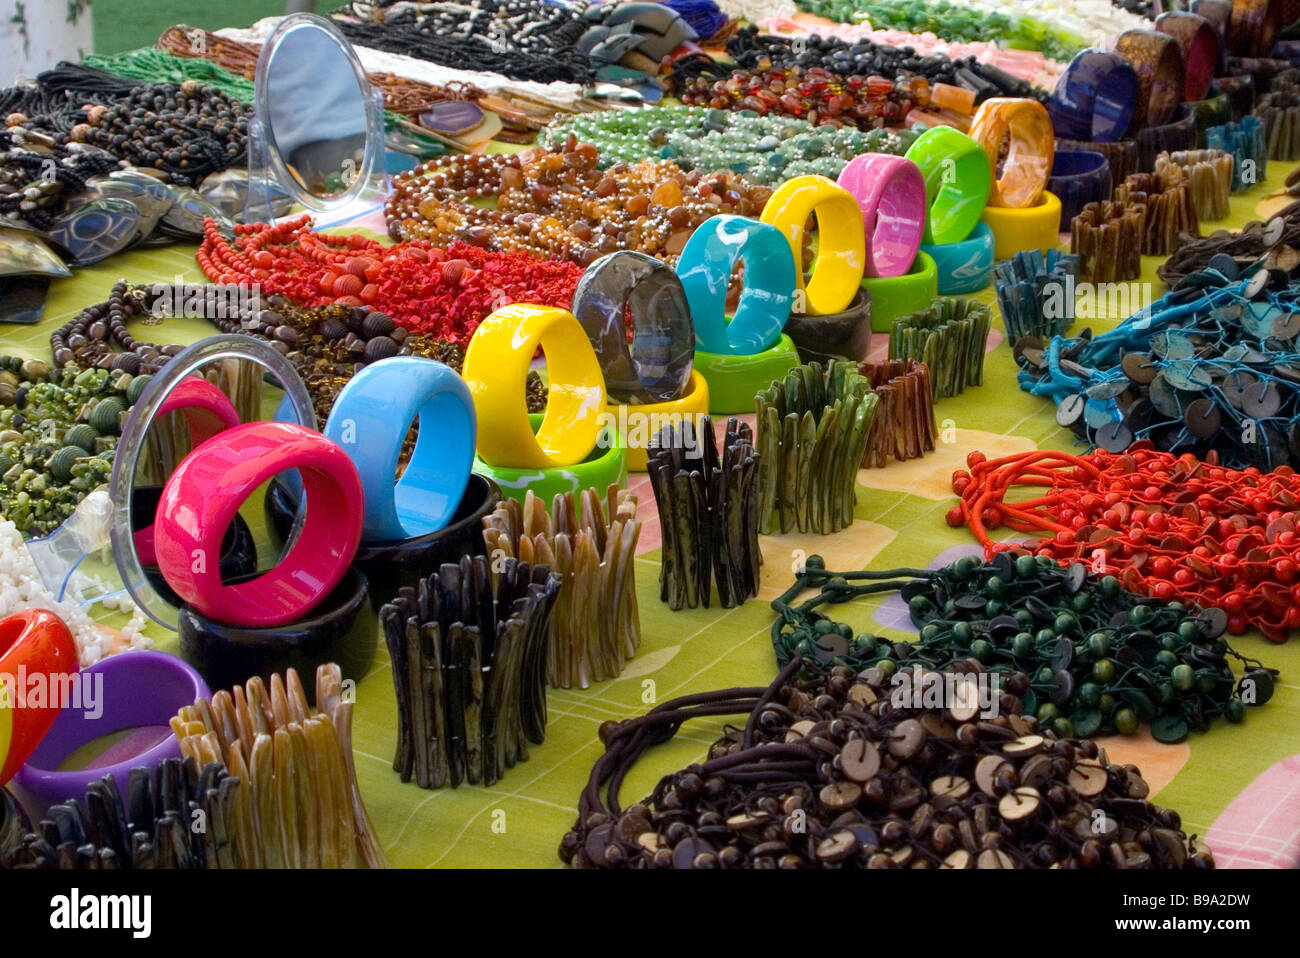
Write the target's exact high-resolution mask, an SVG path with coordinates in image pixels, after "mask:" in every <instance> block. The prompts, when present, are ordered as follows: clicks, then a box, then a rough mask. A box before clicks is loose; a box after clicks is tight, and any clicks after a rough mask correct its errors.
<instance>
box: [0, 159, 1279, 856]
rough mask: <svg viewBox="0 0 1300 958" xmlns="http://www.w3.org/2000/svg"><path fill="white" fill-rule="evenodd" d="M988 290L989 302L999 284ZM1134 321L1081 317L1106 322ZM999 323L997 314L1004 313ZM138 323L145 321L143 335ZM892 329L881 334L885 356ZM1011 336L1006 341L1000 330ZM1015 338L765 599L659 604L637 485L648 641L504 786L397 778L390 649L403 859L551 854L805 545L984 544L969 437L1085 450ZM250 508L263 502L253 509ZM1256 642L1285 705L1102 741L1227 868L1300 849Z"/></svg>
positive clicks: (753, 650)
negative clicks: (659, 710)
mask: <svg viewBox="0 0 1300 958" xmlns="http://www.w3.org/2000/svg"><path fill="white" fill-rule="evenodd" d="M1285 172H1286V170H1285V169H1284V168H1283V166H1282V165H1281V164H1276V165H1275V166H1274V168H1273V175H1272V176H1270V178H1269V180H1268V182H1267V183H1266V184H1265V185H1264V186H1263V187H1262V188H1257V189H1255V190H1254V191H1252V192H1250V193H1247V194H1244V195H1240V196H1237V197H1235V198H1234V199H1233V201H1232V214H1231V216H1230V218H1229V219H1228V220H1226V221H1224V222H1223V223H1215V224H1209V225H1207V226H1206V227H1204V229H1205V231H1208V230H1209V229H1217V228H1220V227H1224V226H1227V227H1234V228H1235V227H1238V226H1240V225H1241V224H1243V223H1244V222H1245V221H1246V220H1248V219H1250V218H1253V215H1254V208H1255V205H1256V204H1257V203H1258V202H1259V201H1260V199H1261V198H1262V197H1263V196H1264V194H1265V193H1266V192H1268V191H1269V190H1272V189H1277V188H1279V187H1280V185H1281V181H1282V179H1283V176H1284V174H1285ZM193 252H194V251H193V248H192V247H172V248H167V249H162V250H151V251H138V252H132V253H128V254H126V255H122V256H118V257H116V258H114V259H112V260H109V261H108V262H107V263H104V264H101V265H99V266H97V267H94V268H91V269H86V270H81V271H79V272H78V273H77V275H76V276H75V277H74V278H72V279H70V280H60V281H57V282H56V284H55V287H54V290H53V292H52V296H51V298H50V302H49V305H48V307H47V310H46V317H45V320H44V321H43V322H42V323H41V324H40V325H38V326H36V327H10V328H6V329H3V330H0V346H2V347H3V350H4V351H6V352H18V353H25V354H30V355H36V356H41V357H45V358H48V350H49V347H48V335H49V332H50V330H51V329H53V328H54V327H55V326H56V325H58V324H59V323H62V322H64V321H66V319H68V318H69V317H70V316H72V315H73V314H75V312H76V311H77V310H78V309H79V308H81V307H83V306H85V305H87V304H90V303H94V302H99V301H102V300H104V299H105V298H106V297H107V294H108V291H109V289H110V287H111V286H112V284H113V282H114V281H115V280H117V279H118V278H121V277H126V278H128V279H130V280H132V281H133V282H164V281H166V282H171V281H175V280H176V279H177V278H178V277H179V278H181V279H183V280H185V281H190V282H198V281H201V280H202V275H201V273H200V272H199V270H198V268H197V266H196V265H195V262H194V259H193ZM1157 264H1158V260H1157V259H1155V258H1152V257H1148V258H1146V260H1145V261H1144V275H1143V280H1144V281H1145V282H1149V283H1152V284H1154V285H1153V286H1152V287H1151V288H1152V296H1153V298H1154V297H1158V296H1159V295H1161V294H1162V293H1163V292H1164V287H1163V285H1162V284H1160V283H1159V281H1158V280H1157V279H1156V277H1155V272H1154V270H1155V267H1156V265H1157ZM979 298H980V299H982V300H984V301H987V302H990V303H992V302H993V291H992V289H991V288H990V289H987V290H985V291H984V292H983V293H981V294H979ZM1118 318H1122V317H1109V318H1104V319H1101V320H1096V321H1092V322H1087V321H1081V322H1079V323H1077V324H1076V330H1077V329H1078V328H1081V327H1082V326H1084V325H1091V326H1092V327H1093V328H1094V330H1101V329H1104V328H1109V327H1110V326H1112V325H1114V322H1115V321H1116V320H1117V319H1118ZM994 326H995V329H996V330H997V331H998V332H1000V331H1001V323H1000V321H996V322H995V323H994ZM210 332H211V328H210V327H207V326H205V324H203V323H201V322H199V321H197V320H183V321H171V320H169V321H168V322H167V323H166V324H165V325H164V326H162V327H159V328H157V329H153V330H150V331H149V334H148V336H147V337H146V338H149V339H153V340H155V341H174V342H190V341H193V340H195V339H198V338H201V337H202V336H204V335H207V334H209V333H210ZM137 335H142V334H137ZM885 338H886V337H884V336H883V335H877V336H876V337H875V342H874V346H875V349H876V352H877V354H879V355H883V353H884V347H885ZM993 338H994V339H998V338H999V337H998V336H996V335H995V336H994V337H993ZM1015 371H1016V370H1015V363H1014V361H1013V358H1012V355H1011V350H1010V348H1009V347H1008V346H1007V345H1006V344H1005V343H1001V344H999V345H996V346H994V347H992V348H991V350H990V353H989V355H988V361H987V364H986V372H985V384H984V385H983V386H982V387H979V388H975V389H970V390H967V391H966V392H965V393H964V394H962V395H961V396H958V397H956V398H953V399H948V400H943V401H941V402H939V403H938V406H937V414H938V418H939V420H940V425H941V428H947V429H948V430H950V431H949V433H948V437H949V438H950V439H953V440H954V441H952V442H947V443H944V444H941V446H940V448H939V449H938V450H937V451H936V452H935V453H933V454H930V455H928V456H927V457H925V459H923V460H920V461H919V462H913V463H907V464H899V463H893V464H891V465H890V466H889V467H887V468H886V469H883V470H876V469H873V470H864V471H862V472H860V473H859V483H860V487H859V490H858V505H857V509H856V517H857V521H856V522H855V524H854V526H853V527H851V528H850V529H848V530H846V531H845V532H842V533H840V534H838V535H836V536H831V537H826V538H822V537H818V536H785V537H771V538H765V539H764V562H765V565H764V573H763V578H764V586H763V592H762V595H761V597H760V599H758V600H753V601H750V602H748V603H746V604H745V605H744V606H743V607H741V608H739V609H732V610H729V611H723V610H719V609H717V608H716V607H715V608H714V609H711V610H709V609H697V610H693V611H684V612H677V613H674V612H670V611H668V610H667V609H666V607H665V606H663V605H662V604H661V603H660V602H659V599H658V584H657V578H658V571H659V566H658V551H657V546H658V530H657V528H656V523H655V521H654V507H653V500H652V497H651V495H650V491H649V489H648V487H647V486H646V484H645V481H644V479H643V478H636V479H634V480H633V487H634V488H636V489H637V490H638V492H639V494H640V496H641V514H642V517H643V518H644V519H645V520H646V525H645V528H644V529H643V533H642V540H643V541H642V549H643V550H644V551H643V554H642V555H641V556H640V558H639V559H638V561H637V579H638V596H639V599H640V606H641V631H642V635H643V643H642V646H641V649H640V651H639V653H638V654H637V656H636V657H635V658H634V659H633V660H632V661H631V663H630V664H629V666H628V669H627V670H626V672H624V674H623V675H622V676H621V677H620V678H619V679H617V680H615V681H610V682H603V683H600V684H598V685H595V686H593V687H592V688H590V689H587V690H567V691H565V690H561V691H552V692H551V694H550V696H549V710H550V721H549V725H548V728H547V738H546V742H545V743H544V744H543V745H541V746H539V747H534V748H532V749H531V756H530V759H529V760H528V761H527V762H525V763H522V764H520V765H518V766H516V767H515V768H514V769H511V770H510V771H508V772H507V773H506V775H505V777H504V778H503V780H502V781H501V782H499V783H498V784H497V785H496V786H495V787H493V788H482V787H477V786H462V787H461V788H459V789H455V790H452V789H444V790H440V791H423V790H421V789H419V788H418V787H416V786H415V785H414V784H405V785H404V784H402V783H401V782H399V780H398V778H397V775H396V774H395V773H394V772H393V771H392V767H391V759H392V753H393V747H394V742H395V728H396V706H395V700H394V694H393V685H392V676H391V674H390V665H389V661H388V656H387V654H386V651H385V650H384V649H383V648H382V647H381V648H380V650H379V652H378V654H377V656H376V660H375V664H374V666H373V668H372V670H371V673H370V674H369V675H368V676H367V677H366V678H365V680H364V681H362V682H361V683H360V684H359V686H358V689H357V707H356V726H355V733H354V740H355V747H356V760H357V768H358V774H359V777H360V782H361V789H362V792H363V794H364V796H365V799H366V804H367V807H368V808H369V810H370V814H371V817H372V818H373V820H374V822H375V825H376V827H377V829H378V832H379V835H380V838H381V839H382V841H383V844H384V848H385V850H386V852H387V854H388V858H389V862H390V864H391V865H393V866H402V867H421V866H461V867H472V866H527V867H556V866H558V865H559V860H558V858H557V857H556V849H557V848H558V845H559V841H560V838H561V836H562V835H563V834H564V832H565V830H566V829H567V828H568V827H569V826H570V825H571V824H572V822H573V819H574V815H575V808H576V799H577V796H578V793H579V791H580V789H581V788H582V787H583V785H584V784H585V782H586V778H587V774H588V772H589V770H590V768H591V766H592V763H593V762H594V761H595V760H596V758H597V757H598V756H599V755H600V754H601V751H602V749H601V746H600V744H599V741H598V739H597V734H596V733H597V729H598V728H599V726H600V724H601V723H602V722H604V721H607V720H611V719H621V718H625V717H629V716H632V715H635V714H638V713H640V712H644V711H645V710H646V709H647V708H649V707H650V705H652V704H654V703H655V702H661V701H663V700H665V699H668V698H671V697H673V696H676V695H681V694H685V693H689V692H699V691H703V690H707V689H715V688H722V687H728V686H737V685H755V684H765V683H767V682H769V681H770V680H771V678H772V677H773V675H774V674H775V665H774V657H773V654H772V650H771V647H770V645H769V642H768V629H769V626H770V624H771V621H772V613H771V611H770V609H769V607H768V604H767V602H766V601H765V599H770V598H771V597H772V596H774V595H776V594H777V593H779V592H780V591H781V590H783V589H784V588H785V587H786V586H787V585H788V583H789V581H790V571H791V568H792V566H793V564H794V563H795V561H797V556H796V555H795V550H802V551H803V552H804V553H806V554H811V553H813V552H820V553H822V554H823V555H825V556H826V558H827V565H828V566H829V567H831V568H846V567H849V566H851V565H852V566H858V567H861V566H863V565H870V566H871V567H874V568H891V567H896V566H924V565H926V564H928V563H930V562H932V561H933V560H934V559H935V558H936V557H937V556H939V555H940V554H941V553H944V552H945V551H947V550H949V549H952V548H954V547H957V546H967V547H969V546H970V545H971V544H972V543H973V539H972V538H971V536H970V534H969V532H968V531H966V530H965V529H951V528H949V527H948V526H947V525H946V524H945V523H944V518H943V517H944V513H945V512H946V511H947V509H948V508H949V507H950V506H951V505H952V496H951V492H950V489H949V487H948V476H949V475H950V474H951V472H952V470H953V469H955V468H960V467H961V466H962V464H963V461H964V458H965V455H966V453H967V452H968V451H970V450H971V449H974V448H981V449H984V450H985V451H987V452H989V453H990V454H991V455H992V454H1005V453H1007V452H1010V451H1017V450H1023V449H1028V448H1031V447H1035V446H1036V447H1040V448H1062V449H1070V448H1073V445H1072V444H1073V440H1074V437H1073V435H1072V434H1070V433H1069V432H1067V431H1065V430H1063V429H1061V428H1059V427H1058V426H1057V424H1056V421H1055V418H1054V414H1053V413H1054V409H1053V407H1052V405H1051V404H1050V403H1049V402H1047V401H1045V400H1041V399H1037V398H1034V397H1031V396H1029V395H1027V394H1025V393H1023V392H1021V391H1020V390H1019V389H1018V388H1017V386H1016V383H1015ZM247 511H248V512H249V513H250V517H252V516H255V515H256V513H257V512H258V510H256V509H252V510H247ZM872 612H873V605H871V604H867V603H863V604H861V605H854V606H850V607H841V608H840V609H837V615H838V616H840V617H841V618H843V619H844V620H846V621H848V622H850V623H851V624H852V625H853V626H854V627H855V629H859V630H861V629H863V628H871V629H875V630H876V631H880V632H883V634H887V635H895V636H900V637H901V635H902V633H899V632H896V631H894V630H891V629H881V628H880V626H879V625H876V624H873V622H872ZM150 634H151V635H152V636H153V637H154V638H155V640H156V641H157V643H158V646H159V647H160V648H162V649H164V650H169V651H175V647H176V642H175V638H174V636H170V635H169V634H167V633H165V632H164V631H163V630H161V629H158V628H156V627H155V628H151V630H150ZM1238 642H1239V647H1240V648H1241V649H1242V650H1243V651H1244V652H1245V653H1246V654H1248V655H1252V656H1255V657H1257V658H1260V659H1262V660H1264V661H1265V662H1266V663H1267V664H1269V665H1273V666H1276V667H1279V668H1281V669H1282V672H1283V676H1282V680H1281V682H1280V684H1279V687H1278V691H1277V694H1276V696H1275V697H1274V699H1273V701H1272V702H1271V703H1270V704H1269V705H1268V706H1266V707H1265V708H1263V709H1259V710H1252V711H1251V712H1250V713H1249V716H1248V718H1247V721H1246V722H1245V723H1244V724H1243V725H1240V726H1233V725H1228V724H1226V723H1218V724H1216V725H1215V727H1214V729H1213V730H1212V731H1211V732H1210V733H1208V734H1196V733H1193V736H1192V738H1190V739H1189V740H1188V742H1187V743H1185V744H1183V745H1176V746H1162V745H1158V744H1156V743H1155V742H1154V741H1153V740H1152V739H1150V737H1149V736H1148V735H1147V734H1146V733H1145V732H1143V733H1142V734H1141V735H1139V736H1137V737H1134V738H1129V739H1112V740H1108V741H1107V742H1106V743H1105V744H1106V746H1107V748H1108V749H1109V751H1110V755H1111V757H1112V760H1121V761H1134V762H1136V763H1137V764H1138V765H1140V766H1141V767H1142V769H1143V771H1144V772H1145V773H1146V774H1147V776H1148V779H1149V780H1150V781H1151V783H1152V788H1153V791H1154V792H1155V798H1156V800H1157V801H1158V802H1160V803H1161V804H1164V805H1168V806H1171V807H1173V808H1175V809H1177V810H1178V811H1179V812H1180V813H1181V814H1182V816H1183V821H1184V827H1185V828H1186V829H1187V830H1188V831H1189V832H1195V833H1197V834H1199V835H1202V836H1205V835H1206V834H1207V833H1209V840H1210V844H1211V847H1213V848H1214V849H1215V852H1216V854H1217V855H1218V857H1219V859H1220V864H1221V865H1233V864H1246V863H1251V862H1259V863H1274V864H1276V863H1283V862H1285V863H1289V864H1291V865H1294V864H1296V862H1297V859H1298V858H1300V852H1298V851H1297V849H1298V847H1300V837H1298V836H1300V806H1298V805H1297V803H1296V801H1295V799H1294V796H1295V795H1296V794H1297V790H1298V789H1300V755H1297V753H1298V752H1300V748H1297V744H1296V743H1297V735H1296V729H1297V728H1300V692H1298V690H1297V687H1296V684H1295V677H1296V675H1297V674H1300V639H1293V640H1292V641H1291V642H1290V643H1288V644H1285V645H1281V646H1276V645H1271V644H1269V643H1267V642H1265V641H1264V640H1263V639H1262V638H1261V637H1259V636H1257V635H1248V636H1245V637H1242V638H1241V639H1239V640H1238ZM720 730H721V723H720V722H713V723H708V724H704V723H702V724H700V725H698V726H688V727H687V728H685V729H683V730H682V732H681V733H680V734H679V735H678V736H677V738H676V740H675V741H674V742H673V743H672V744H670V745H669V746H666V747H663V748H660V749H658V750H657V751H655V752H653V753H651V755H650V756H649V758H648V759H647V760H645V761H643V762H642V763H641V765H640V766H639V767H638V769H637V770H636V771H635V772H634V773H633V774H632V775H631V776H630V777H629V780H628V781H627V782H626V783H625V785H624V787H623V791H622V795H623V797H624V801H625V803H626V802H628V801H632V800H635V799H639V798H641V797H643V796H644V795H646V794H648V793H649V791H650V790H651V788H652V787H653V786H654V783H655V782H656V780H657V779H658V777H659V776H660V775H662V774H663V773H665V772H666V771H669V770H671V769H674V768H678V767H681V766H682V765H685V764H688V763H690V762H692V761H698V760H700V759H701V758H702V757H703V755H704V752H705V749H706V747H707V744H708V743H709V742H710V741H712V740H713V739H714V738H715V737H716V736H717V735H718V734H719V732H720Z"/></svg>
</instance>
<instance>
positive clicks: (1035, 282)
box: [993, 250, 1079, 345]
mask: <svg viewBox="0 0 1300 958" xmlns="http://www.w3.org/2000/svg"><path fill="white" fill-rule="evenodd" d="M1078 279H1079V257H1078V256H1075V255H1072V254H1066V253H1062V252H1060V251H1059V250H1048V251H1047V254H1046V255H1045V256H1044V255H1043V253H1041V252H1040V251H1038V250H1027V251H1025V252H1021V253H1017V254H1016V255H1015V256H1013V257H1012V258H1011V259H1009V260H1006V261H1004V262H1001V263H999V264H998V265H997V266H995V267H993V286H994V288H995V289H996V290H997V296H998V309H999V310H1000V311H1001V312H1002V322H1003V324H1004V325H1005V326H1006V330H1007V342H1009V343H1011V344H1013V345H1014V344H1015V343H1016V341H1017V340H1019V339H1020V338H1021V337H1022V336H1039V337H1041V338H1044V339H1047V338H1050V337H1052V336H1059V335H1061V334H1062V333H1064V332H1065V331H1066V330H1067V329H1069V328H1070V323H1071V321H1072V320H1073V318H1074V287H1075V284H1076V283H1077V282H1078Z"/></svg>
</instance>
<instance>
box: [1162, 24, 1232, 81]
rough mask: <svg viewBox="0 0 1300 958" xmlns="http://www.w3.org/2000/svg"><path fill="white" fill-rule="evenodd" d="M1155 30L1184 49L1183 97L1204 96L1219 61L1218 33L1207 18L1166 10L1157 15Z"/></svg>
mask: <svg viewBox="0 0 1300 958" xmlns="http://www.w3.org/2000/svg"><path fill="white" fill-rule="evenodd" d="M1156 30H1158V31H1159V32H1160V33H1166V34H1168V35H1169V36H1171V37H1173V38H1174V39H1175V40H1176V41H1177V42H1178V48H1179V49H1180V50H1182V52H1183V98H1184V99H1186V100H1189V101H1195V100H1203V99H1205V94H1206V93H1208V92H1209V90H1210V81H1211V79H1213V77H1214V73H1215V70H1216V69H1217V68H1218V65H1219V56H1220V53H1221V51H1220V49H1219V46H1220V44H1219V35H1218V33H1216V32H1215V30H1214V27H1212V26H1211V25H1210V21H1208V20H1206V19H1205V18H1204V17H1200V16H1197V15H1196V14H1194V13H1185V12H1183V11H1180V10H1169V11H1166V12H1165V13H1162V14H1160V16H1158V17H1156Z"/></svg>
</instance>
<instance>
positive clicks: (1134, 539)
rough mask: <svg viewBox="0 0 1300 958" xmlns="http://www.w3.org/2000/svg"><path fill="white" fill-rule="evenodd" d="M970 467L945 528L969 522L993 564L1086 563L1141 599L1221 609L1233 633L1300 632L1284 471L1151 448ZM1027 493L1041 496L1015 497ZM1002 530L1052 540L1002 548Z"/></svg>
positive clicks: (1289, 487) (1280, 636)
mask: <svg viewBox="0 0 1300 958" xmlns="http://www.w3.org/2000/svg"><path fill="white" fill-rule="evenodd" d="M967 464H968V466H969V467H970V471H969V472H968V471H966V470H959V471H957V472H955V473H953V491H954V492H956V493H957V494H958V495H959V496H961V502H960V504H959V505H958V506H956V507H954V508H953V509H951V510H950V511H949V512H948V516H947V519H948V524H949V525H952V526H956V527H961V526H963V525H968V526H970V529H971V531H972V532H973V533H974V535H975V537H976V538H977V539H978V540H979V541H980V543H981V544H982V545H983V546H984V550H985V554H986V555H988V556H990V557H991V556H993V555H995V554H996V553H997V552H1000V551H1029V552H1033V553H1035V554H1037V555H1042V556H1049V557H1051V558H1052V559H1054V560H1056V561H1059V562H1063V563H1064V562H1076V561H1077V562H1083V563H1088V564H1089V565H1090V568H1091V569H1093V570H1094V571H1096V572H1098V573H1102V574H1111V575H1115V576H1118V577H1119V580H1120V582H1121V583H1122V584H1123V586H1124V588H1126V589H1130V590H1132V591H1134V592H1139V593H1142V594H1145V595H1150V596H1153V597H1155V598H1158V599H1162V600H1165V601H1168V600H1171V599H1179V600H1181V601H1183V602H1186V603H1189V604H1196V605H1200V606H1202V607H1206V608H1220V609H1223V611H1225V612H1226V613H1227V614H1228V630H1229V631H1230V632H1232V633H1233V634H1234V635H1240V634H1241V633H1243V632H1245V631H1246V630H1247V629H1248V628H1257V629H1259V630H1260V631H1261V632H1262V633H1264V635H1265V636H1266V637H1267V638H1269V639H1270V640H1271V641H1273V642H1283V641H1285V640H1286V638H1287V636H1288V633H1289V632H1290V630H1292V629H1296V628H1300V534H1297V531H1296V529H1297V520H1298V519H1300V515H1298V514H1297V507H1296V504H1297V503H1300V478H1298V477H1297V475H1296V473H1295V472H1294V470H1292V469H1291V468H1289V467H1287V466H1279V467H1278V468H1277V469H1275V470H1274V471H1273V472H1268V473H1264V472H1260V470H1258V469H1256V468H1254V467H1251V468H1248V469H1244V470H1236V469H1226V468H1223V467H1222V466H1219V465H1218V457H1217V456H1216V455H1214V453H1212V452H1211V453H1210V454H1209V456H1208V457H1207V458H1206V459H1205V460H1204V461H1202V460H1198V459H1196V458H1195V457H1194V456H1192V455H1190V454H1184V455H1181V456H1179V455H1174V454H1173V453H1168V452H1160V451H1158V450H1156V449H1155V448H1153V447H1152V445H1151V444H1150V443H1149V442H1138V443H1134V444H1133V445H1131V446H1130V447H1129V448H1128V451H1127V452H1124V453H1121V454H1113V453H1108V452H1105V451H1103V450H1097V451H1094V452H1092V453H1089V454H1087V455H1084V456H1073V455H1070V454H1068V453H1063V452H1050V451H1038V452H1032V453H1023V454H1019V455H1014V456H1007V457H1004V458H1000V459H986V458H985V457H984V455H983V454H982V453H979V452H974V453H971V454H970V456H968V457H967ZM1021 486H1039V487H1042V488H1043V490H1044V494H1043V495H1040V496H1037V497H1033V498H1030V499H1021V500H1018V501H1014V502H1012V501H1009V500H1008V496H1009V494H1010V492H1011V490H1013V489H1015V488H1017V487H1021ZM1000 526H1005V527H1007V528H1009V529H1013V530H1016V531H1018V532H1026V533H1030V534H1036V535H1044V534H1045V535H1046V538H1039V539H1033V540H1031V541H1028V542H1015V541H1012V542H1005V543H998V542H994V541H993V540H992V539H991V537H990V531H991V530H994V529H996V528H998V527H1000Z"/></svg>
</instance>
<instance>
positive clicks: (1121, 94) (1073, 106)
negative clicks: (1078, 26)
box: [1047, 49, 1138, 143]
mask: <svg viewBox="0 0 1300 958" xmlns="http://www.w3.org/2000/svg"><path fill="white" fill-rule="evenodd" d="M1137 105H1138V75H1137V71H1136V70H1134V69H1133V64H1131V63H1129V62H1128V60H1126V59H1124V58H1123V57H1122V56H1120V55H1119V54H1118V53H1116V52H1115V51H1114V50H1097V49H1088V50H1084V51H1082V52H1081V53H1079V54H1078V55H1077V56H1076V57H1075V58H1074V59H1073V60H1071V61H1070V64H1069V66H1067V67H1066V68H1065V72H1064V73H1063V74H1061V79H1060V80H1059V81H1057V84H1056V89H1055V91H1053V93H1052V99H1051V102H1050V103H1048V105H1047V112H1048V113H1049V114H1051V117H1052V128H1053V129H1054V130H1055V131H1056V135H1057V136H1058V137H1059V138H1061V139H1068V140H1083V141H1097V142H1105V143H1110V142H1114V141H1115V140H1121V139H1123V138H1124V134H1125V132H1126V131H1127V130H1128V127H1129V121H1130V120H1131V119H1132V118H1133V113H1134V110H1135V109H1136V108H1137Z"/></svg>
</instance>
